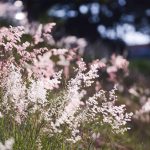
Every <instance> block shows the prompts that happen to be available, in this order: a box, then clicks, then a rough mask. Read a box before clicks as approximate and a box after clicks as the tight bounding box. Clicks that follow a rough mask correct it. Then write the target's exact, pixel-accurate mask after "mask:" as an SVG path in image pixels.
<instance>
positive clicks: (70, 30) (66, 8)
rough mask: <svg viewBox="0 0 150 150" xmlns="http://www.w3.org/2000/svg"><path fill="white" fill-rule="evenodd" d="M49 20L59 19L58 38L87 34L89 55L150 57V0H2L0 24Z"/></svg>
mask: <svg viewBox="0 0 150 150" xmlns="http://www.w3.org/2000/svg"><path fill="white" fill-rule="evenodd" d="M46 22H56V23H57V26H56V30H55V35H54V37H55V39H57V40H59V39H61V38H62V37H67V36H70V35H71V36H76V37H78V38H85V39H86V41H87V42H88V47H87V48H86V54H87V56H92V57H93V58H95V57H103V56H105V57H107V55H109V54H111V53H112V52H114V51H115V52H117V53H120V54H124V55H125V56H126V57H127V58H129V59H137V58H138V59H150V36H149V35H150V1H149V0H142V1H141V0H84V1H83V0H74V1H73V0H63V1H62V0H61V1H60V0H42V1H41V0H0V26H8V25H13V26H14V25H15V26H16V25H24V26H27V25H28V24H32V26H35V24H38V23H46ZM91 47H92V48H94V50H93V49H92V48H91ZM108 53H109V54H108Z"/></svg>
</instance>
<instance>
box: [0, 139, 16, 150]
mask: <svg viewBox="0 0 150 150" xmlns="http://www.w3.org/2000/svg"><path fill="white" fill-rule="evenodd" d="M14 142H15V141H14V139H13V138H10V139H8V140H6V141H5V143H4V144H2V143H1V142H0V150H12V149H13V144H14Z"/></svg>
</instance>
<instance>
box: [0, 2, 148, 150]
mask: <svg viewBox="0 0 150 150" xmlns="http://www.w3.org/2000/svg"><path fill="white" fill-rule="evenodd" d="M49 22H55V23H56V26H55V28H54V30H55V31H54V32H53V36H54V40H55V41H56V43H55V44H56V45H57V47H64V48H74V47H78V48H79V53H80V54H81V55H82V56H83V57H84V58H85V59H86V60H87V61H91V60H95V59H97V58H99V59H107V60H109V59H110V58H111V56H112V54H116V55H122V56H123V57H124V58H126V59H127V60H128V61H129V62H130V65H129V74H128V77H127V76H125V77H121V78H118V79H117V81H118V82H119V84H120V87H119V92H120V95H119V98H120V99H121V100H122V101H124V102H125V103H126V104H127V106H128V107H129V110H132V111H133V112H135V111H136V110H138V109H140V108H141V107H142V105H143V104H144V103H146V102H147V101H148V100H149V101H150V0H0V26H1V27H3V26H10V25H12V26H17V25H23V26H25V27H26V29H28V32H36V30H37V29H38V26H39V25H40V23H49ZM52 44H53V42H52ZM149 105H150V103H149ZM148 108H149V109H148V110H149V111H148V115H145V114H144V115H143V116H142V115H141V116H140V118H136V117H135V118H134V121H133V123H132V125H131V126H132V130H131V136H134V139H135V141H136V142H135V143H133V142H132V143H133V145H138V144H139V143H140V145H142V146H141V148H138V149H139V150H149V147H150V143H149V142H150V106H148ZM137 137H138V138H137ZM131 147H132V146H131ZM139 147H140V146H139ZM131 149H132V148H131ZM131 149H130V148H129V149H123V150H131ZM133 150H137V149H134V148H133Z"/></svg>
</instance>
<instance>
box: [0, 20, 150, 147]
mask: <svg viewBox="0 0 150 150" xmlns="http://www.w3.org/2000/svg"><path fill="white" fill-rule="evenodd" d="M54 26H55V23H49V24H46V25H39V27H38V29H37V30H36V32H35V33H34V34H33V33H32V34H31V33H30V32H28V31H26V29H25V28H24V27H22V26H17V27H9V28H6V27H3V28H1V29H0V141H1V143H0V150H149V147H150V143H149V142H150V132H149V131H150V130H149V129H150V127H149V125H150V116H149V113H150V98H149V96H150V90H149V89H148V88H147V87H148V85H149V83H146V82H145V81H143V80H142V75H141V78H140V79H139V78H137V77H136V75H135V72H136V71H137V70H136V71H134V69H132V67H133V66H135V63H131V65H129V61H128V60H126V59H125V58H124V57H123V56H121V55H115V54H113V55H112V56H111V57H110V59H107V60H106V59H105V60H104V59H101V60H98V59H96V60H91V61H87V60H86V58H84V57H83V55H82V53H81V52H80V51H79V49H80V46H78V47H76V48H68V49H66V47H60V46H58V44H55V43H54V39H53V37H52V35H51V32H52V29H53V27H54ZM131 75H132V76H131ZM137 80H140V81H139V82H137ZM146 84H147V85H146ZM143 85H144V86H143ZM140 100H141V101H140ZM142 126H144V127H145V129H143V128H142ZM143 135H144V136H143Z"/></svg>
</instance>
